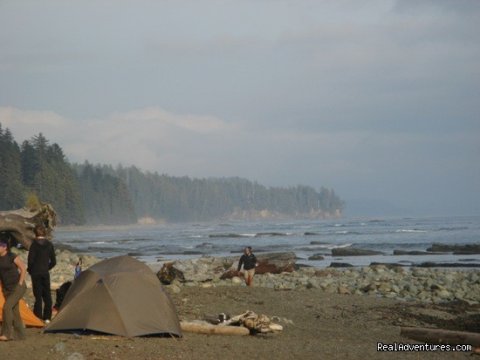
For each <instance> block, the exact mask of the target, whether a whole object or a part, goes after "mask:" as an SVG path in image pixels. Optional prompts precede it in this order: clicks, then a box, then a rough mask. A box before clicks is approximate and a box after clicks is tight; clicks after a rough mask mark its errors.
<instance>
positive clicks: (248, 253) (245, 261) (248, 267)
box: [238, 246, 257, 286]
mask: <svg viewBox="0 0 480 360" xmlns="http://www.w3.org/2000/svg"><path fill="white" fill-rule="evenodd" d="M242 265H243V276H244V277H245V284H247V286H252V284H253V275H255V267H256V266H257V258H256V257H255V255H253V253H252V248H251V246H247V247H246V248H245V249H243V255H242V256H241V257H240V261H239V262H238V271H240V269H241V268H242Z"/></svg>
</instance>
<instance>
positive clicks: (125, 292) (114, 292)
mask: <svg viewBox="0 0 480 360" xmlns="http://www.w3.org/2000/svg"><path fill="white" fill-rule="evenodd" d="M75 330H77V331H78V330H90V331H97V332H102V333H107V334H113V335H120V336H126V337H134V336H144V335H161V334H171V335H176V336H181V335H182V333H181V330H180V323H179V320H178V316H177V312H176V309H175V306H174V305H173V302H172V301H171V299H170V297H169V296H168V294H167V293H166V292H165V290H164V289H163V287H162V285H161V284H160V281H159V280H158V278H157V276H156V275H155V274H154V273H153V272H152V271H151V270H150V268H149V267H148V266H147V265H145V264H144V263H142V262H140V261H138V260H136V259H134V258H132V257H130V256H117V257H114V258H111V259H107V260H103V261H101V262H99V263H97V264H95V265H93V266H91V267H90V268H88V269H87V270H85V271H84V272H82V273H81V274H80V276H79V277H78V278H77V279H75V280H74V282H73V284H72V286H71V287H70V289H69V290H68V292H67V294H66V296H65V299H64V300H63V303H62V306H61V307H60V310H59V312H58V314H57V316H55V318H54V319H53V320H52V322H51V323H50V324H49V325H48V326H47V327H46V328H45V332H47V333H48V332H62V331H75Z"/></svg>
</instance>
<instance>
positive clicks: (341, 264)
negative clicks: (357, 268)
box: [330, 261, 353, 268]
mask: <svg viewBox="0 0 480 360" xmlns="http://www.w3.org/2000/svg"><path fill="white" fill-rule="evenodd" d="M330 267H332V268H344V267H353V265H352V264H349V263H344V262H335V261H332V262H331V263H330Z"/></svg>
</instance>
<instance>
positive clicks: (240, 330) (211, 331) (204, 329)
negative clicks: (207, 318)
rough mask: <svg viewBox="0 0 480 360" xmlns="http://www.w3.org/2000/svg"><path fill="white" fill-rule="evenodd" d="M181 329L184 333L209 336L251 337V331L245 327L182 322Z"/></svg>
mask: <svg viewBox="0 0 480 360" xmlns="http://www.w3.org/2000/svg"><path fill="white" fill-rule="evenodd" d="M180 328H181V329H182V331H184V332H193V333H197V334H207V335H240V336H245V335H250V330H248V329H247V328H246V327H243V326H229V325H212V324H208V323H206V322H193V321H192V322H190V321H180Z"/></svg>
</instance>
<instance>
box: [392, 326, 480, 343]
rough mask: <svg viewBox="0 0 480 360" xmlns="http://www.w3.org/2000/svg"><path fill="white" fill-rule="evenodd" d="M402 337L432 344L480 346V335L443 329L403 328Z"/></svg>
mask: <svg viewBox="0 0 480 360" xmlns="http://www.w3.org/2000/svg"><path fill="white" fill-rule="evenodd" d="M400 335H402V336H405V337H407V338H409V339H413V340H417V341H424V342H427V343H430V344H449V345H472V346H473V347H479V346H480V333H472V332H465V331H453V330H443V329H430V328H416V327H402V328H401V330H400Z"/></svg>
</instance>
